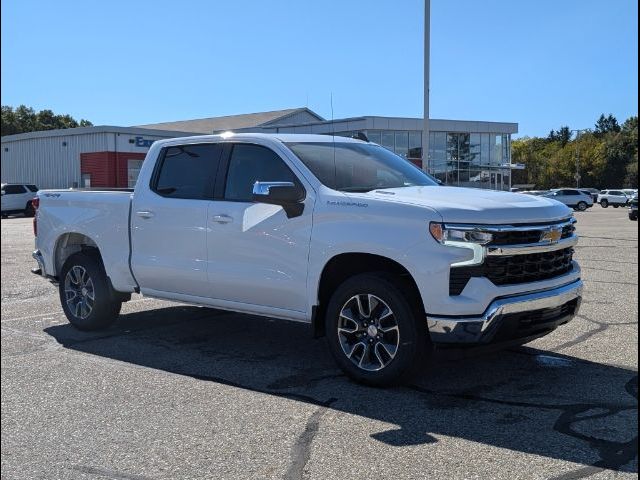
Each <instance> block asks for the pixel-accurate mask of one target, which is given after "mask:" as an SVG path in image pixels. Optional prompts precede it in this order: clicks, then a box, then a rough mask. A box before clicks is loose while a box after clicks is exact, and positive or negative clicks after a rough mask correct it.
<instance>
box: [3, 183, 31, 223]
mask: <svg viewBox="0 0 640 480" xmlns="http://www.w3.org/2000/svg"><path fill="white" fill-rule="evenodd" d="M37 192H38V187H36V186H35V185H28V184H24V183H22V184H20V183H3V184H2V200H0V210H1V211H2V216H3V217H6V216H7V215H11V214H15V213H23V214H24V215H25V216H27V217H33V215H34V213H35V210H34V208H33V204H32V202H31V201H32V200H33V197H35V196H36V193H37Z"/></svg>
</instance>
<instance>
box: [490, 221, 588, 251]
mask: <svg viewBox="0 0 640 480" xmlns="http://www.w3.org/2000/svg"><path fill="white" fill-rule="evenodd" d="M531 228H534V227H531ZM575 231H576V226H575V225H574V224H573V223H569V224H567V225H565V226H564V227H562V238H563V239H564V238H569V237H571V236H572V235H573V234H574V233H575ZM542 232H543V230H525V231H513V230H511V231H504V232H493V240H492V241H491V243H490V244H489V245H490V246H502V245H526V244H528V243H538V242H540V237H541V236H542Z"/></svg>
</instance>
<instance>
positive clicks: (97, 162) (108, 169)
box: [80, 152, 146, 188]
mask: <svg viewBox="0 0 640 480" xmlns="http://www.w3.org/2000/svg"><path fill="white" fill-rule="evenodd" d="M145 155H146V154H144V153H137V152H136V153H127V152H92V153H81V154H80V172H81V173H83V174H85V173H88V174H90V175H91V186H92V187H111V188H127V187H128V185H127V183H128V182H127V168H128V160H144V157H145Z"/></svg>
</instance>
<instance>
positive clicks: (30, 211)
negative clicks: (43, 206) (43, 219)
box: [24, 201, 36, 217]
mask: <svg viewBox="0 0 640 480" xmlns="http://www.w3.org/2000/svg"><path fill="white" fill-rule="evenodd" d="M35 214H36V209H35V208H33V203H31V202H30V201H29V202H27V205H26V207H24V216H25V217H34V216H35Z"/></svg>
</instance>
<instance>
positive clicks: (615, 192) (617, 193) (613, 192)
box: [609, 190, 624, 195]
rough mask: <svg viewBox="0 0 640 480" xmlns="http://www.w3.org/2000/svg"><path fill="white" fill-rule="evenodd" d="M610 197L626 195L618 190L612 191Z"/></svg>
mask: <svg viewBox="0 0 640 480" xmlns="http://www.w3.org/2000/svg"><path fill="white" fill-rule="evenodd" d="M609 195H624V193H622V192H620V191H618V190H611V191H610V192H609Z"/></svg>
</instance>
